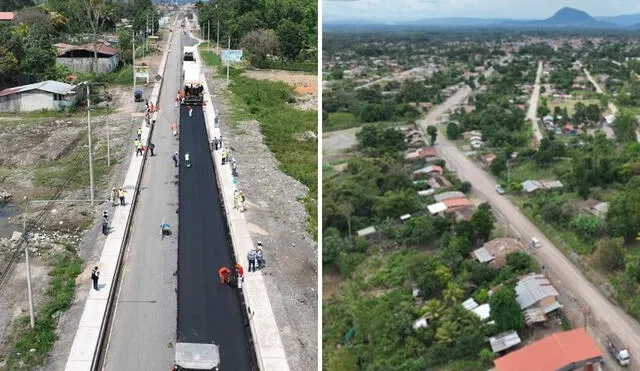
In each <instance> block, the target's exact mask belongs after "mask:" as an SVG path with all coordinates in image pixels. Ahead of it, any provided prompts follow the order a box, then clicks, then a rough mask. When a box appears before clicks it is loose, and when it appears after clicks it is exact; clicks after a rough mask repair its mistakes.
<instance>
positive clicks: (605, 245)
mask: <svg viewBox="0 0 640 371" xmlns="http://www.w3.org/2000/svg"><path fill="white" fill-rule="evenodd" d="M623 244H624V239H622V238H603V239H600V240H598V241H597V242H596V251H595V256H594V260H595V261H596V262H598V264H599V265H600V266H601V267H602V268H604V269H606V270H607V271H609V272H613V271H617V270H620V269H622V268H624V255H625V251H624V248H623V247H622V246H623Z"/></svg>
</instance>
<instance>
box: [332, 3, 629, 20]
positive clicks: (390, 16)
mask: <svg viewBox="0 0 640 371" xmlns="http://www.w3.org/2000/svg"><path fill="white" fill-rule="evenodd" d="M321 1H322V7H323V19H325V20H329V21H331V20H352V19H353V20H355V19H370V20H389V21H394V20H395V21H397V20H415V19H424V18H439V17H479V18H514V19H533V18H535V19H539V18H547V17H550V16H551V15H553V13H554V12H555V11H557V10H558V9H560V8H562V7H564V6H569V7H572V8H577V9H580V10H584V11H586V12H587V13H589V14H590V15H592V16H611V15H620V14H632V13H640V2H639V1H637V0H573V1H566V2H561V1H557V0H533V1H532V0H321Z"/></svg>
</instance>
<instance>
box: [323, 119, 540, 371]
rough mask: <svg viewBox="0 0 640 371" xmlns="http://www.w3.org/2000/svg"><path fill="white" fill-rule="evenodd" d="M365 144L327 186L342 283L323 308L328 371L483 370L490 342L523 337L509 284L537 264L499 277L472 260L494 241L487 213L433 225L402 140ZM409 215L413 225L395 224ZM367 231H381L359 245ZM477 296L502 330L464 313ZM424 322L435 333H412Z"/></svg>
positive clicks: (326, 247) (327, 258)
mask: <svg viewBox="0 0 640 371" xmlns="http://www.w3.org/2000/svg"><path fill="white" fill-rule="evenodd" d="M358 140H359V152H358V154H357V155H356V156H355V157H353V158H352V159H350V160H349V161H348V165H347V168H346V170H345V171H344V172H342V173H335V174H333V175H329V176H327V177H326V178H325V179H324V186H323V187H324V188H323V192H324V200H325V201H324V205H323V228H324V234H323V265H324V271H325V272H333V273H331V274H334V275H339V276H340V277H341V281H343V283H342V284H341V286H340V290H339V292H338V293H336V294H334V295H331V296H330V297H328V298H325V302H324V305H323V307H324V313H323V347H324V348H323V357H324V365H325V366H324V367H325V369H326V370H416V371H418V370H424V369H425V368H429V369H431V368H434V367H449V369H452V370H454V369H455V370H460V369H469V370H471V369H474V370H475V369H482V368H486V367H487V366H489V365H490V363H491V361H492V359H493V353H492V352H491V351H490V349H489V348H488V343H487V342H486V341H485V338H486V336H491V335H494V334H497V333H499V332H500V331H503V330H505V329H522V328H523V325H524V323H523V318H522V312H521V311H520V307H519V306H518V304H517V303H516V301H515V294H514V292H513V286H512V285H513V282H514V278H515V277H516V276H517V275H519V274H523V273H528V272H530V271H532V270H535V269H536V266H535V264H534V263H533V262H532V260H531V258H530V257H529V256H528V255H526V254H523V253H516V254H512V255H510V256H509V259H508V265H507V266H506V267H505V268H503V269H502V270H501V271H499V272H495V271H494V270H493V269H491V268H490V267H489V266H487V265H485V264H481V263H478V262H476V261H475V260H472V259H470V258H469V254H470V252H471V251H472V249H474V248H477V247H478V246H481V245H482V244H483V243H484V242H486V241H487V240H488V239H490V238H491V234H492V232H491V231H492V230H493V225H494V218H493V215H492V212H491V209H490V207H489V206H488V205H486V204H484V205H481V206H480V207H479V208H478V210H477V211H476V212H475V214H474V215H473V217H472V219H471V221H470V222H466V221H462V222H460V223H456V222H454V221H453V220H452V219H449V218H441V217H438V216H430V215H429V214H428V213H425V206H426V205H427V204H428V203H431V202H433V200H432V199H427V198H424V197H421V196H418V195H417V193H416V189H417V188H415V187H414V186H413V183H412V182H411V179H410V178H409V175H408V172H407V170H406V168H405V167H404V166H403V162H402V160H401V157H400V156H399V153H400V151H402V150H403V149H404V148H405V145H404V141H403V136H402V134H401V133H400V132H398V131H396V130H395V129H392V128H386V129H385V128H383V127H379V126H369V127H365V128H364V129H363V131H362V132H361V133H360V134H359V136H358ZM449 176H450V177H451V180H453V181H454V182H455V176H453V175H452V174H449ZM455 183H456V187H460V188H466V190H468V186H466V187H465V186H463V185H462V184H461V183H460V182H459V181H457V182H455ZM404 213H412V215H414V216H413V218H411V219H410V220H408V221H407V222H405V223H403V224H399V223H396V222H394V220H397V218H398V217H399V216H400V215H402V214H404ZM369 225H374V226H375V227H376V229H377V230H378V235H377V237H376V239H375V240H365V239H362V238H356V237H353V235H354V232H353V231H354V230H356V229H360V228H364V227H366V226H369ZM499 284H504V286H503V287H502V289H500V290H498V291H497V292H496V294H494V296H492V297H491V299H489V295H488V293H487V292H488V289H489V288H490V287H494V286H496V285H499ZM414 287H415V288H417V289H419V290H420V296H419V297H418V298H414V297H413V296H412V288H414ZM470 296H472V297H474V298H475V299H476V300H477V301H478V302H479V303H486V302H489V301H490V302H491V305H492V308H494V309H492V318H494V319H495V320H496V324H495V325H489V324H487V323H483V322H481V321H480V319H479V318H477V317H476V316H475V315H474V314H472V313H471V312H469V311H467V310H465V309H464V308H463V307H462V306H461V304H460V303H461V302H462V300H464V299H466V298H468V297H470ZM421 317H424V318H426V319H427V321H428V326H427V327H424V328H419V329H413V328H412V324H413V322H414V320H416V319H417V318H421ZM454 360H456V361H454Z"/></svg>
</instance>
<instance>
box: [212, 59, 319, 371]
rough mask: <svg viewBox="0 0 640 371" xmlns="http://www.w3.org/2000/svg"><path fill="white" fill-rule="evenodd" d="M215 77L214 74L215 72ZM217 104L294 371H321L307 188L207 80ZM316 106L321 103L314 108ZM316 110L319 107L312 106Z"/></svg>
mask: <svg viewBox="0 0 640 371" xmlns="http://www.w3.org/2000/svg"><path fill="white" fill-rule="evenodd" d="M214 73H215V71H214ZM246 74H247V76H249V77H252V78H263V79H277V80H278V81H285V82H287V83H291V84H295V83H296V82H298V83H305V81H306V83H307V84H308V85H309V86H311V85H312V84H314V83H315V79H316V77H315V76H310V75H302V74H295V73H285V72H282V71H248V72H246ZM207 77H208V82H209V87H210V90H211V91H212V92H214V93H213V96H212V98H213V102H214V106H215V107H216V109H218V110H219V112H220V114H221V118H220V126H221V131H222V136H223V138H224V140H225V143H226V145H227V146H229V147H230V148H231V156H232V157H233V158H235V160H236V162H237V164H238V175H239V176H238V188H239V189H241V190H243V191H244V193H245V195H246V197H247V202H246V203H245V205H246V206H247V212H246V217H247V222H248V223H249V231H250V233H251V236H252V239H253V240H254V242H257V241H258V240H261V241H262V242H263V244H264V246H265V249H264V250H265V258H266V260H267V266H266V268H264V269H263V270H262V271H261V273H262V274H263V277H264V279H265V283H266V287H267V291H268V295H269V300H270V302H271V307H272V309H273V312H274V315H275V318H276V322H277V324H278V327H279V329H280V334H281V336H282V342H283V345H284V348H285V352H286V356H287V360H288V363H289V367H290V369H291V370H315V369H317V367H318V358H317V350H318V337H317V336H318V326H317V323H318V289H317V288H318V247H317V243H316V242H315V241H314V240H313V239H312V237H311V236H310V235H309V234H308V233H307V232H306V226H305V222H306V220H307V212H306V209H305V208H304V206H303V205H302V204H301V200H302V199H303V198H304V196H305V195H306V193H307V191H308V190H307V188H306V187H305V186H304V185H303V184H301V183H300V182H298V181H297V180H295V179H293V178H291V177H289V176H287V175H285V174H284V173H282V172H280V171H279V170H278V168H279V163H278V161H277V160H276V159H275V158H274V156H273V154H272V153H271V152H270V151H269V148H268V147H267V146H266V144H265V143H264V140H263V137H262V134H261V132H260V124H259V123H258V122H256V121H244V122H238V123H230V122H229V120H230V117H231V109H232V107H231V104H230V102H229V100H228V96H229V92H228V91H227V90H226V87H225V82H224V80H222V79H218V78H216V77H215V76H211V75H209V74H208V76H207ZM316 104H317V103H316ZM313 107H314V108H315V107H316V105H315V104H314V106H313Z"/></svg>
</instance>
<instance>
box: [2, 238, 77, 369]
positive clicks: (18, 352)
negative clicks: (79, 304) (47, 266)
mask: <svg viewBox="0 0 640 371" xmlns="http://www.w3.org/2000/svg"><path fill="white" fill-rule="evenodd" d="M68 250H71V249H69V248H68ZM80 272H82V262H81V260H80V259H79V258H78V257H77V256H76V255H75V254H74V253H72V252H71V251H67V252H65V253H63V254H62V255H59V256H57V257H56V258H55V262H54V265H53V270H52V271H51V273H49V275H50V276H51V282H50V283H49V288H48V289H47V293H46V299H45V302H44V305H43V307H42V309H40V310H39V311H38V312H37V314H36V318H35V328H34V329H31V327H30V326H29V316H23V317H21V318H19V319H18V321H17V323H16V325H15V328H14V329H13V330H12V332H11V334H10V336H9V339H10V340H9V341H10V343H9V344H11V348H12V351H11V354H9V355H8V356H7V359H5V361H6V368H7V369H8V370H33V369H35V368H37V367H38V366H40V365H42V364H43V363H44V360H45V358H46V356H47V354H48V352H49V351H51V349H52V348H53V344H54V342H55V339H56V334H55V332H56V327H57V326H58V316H59V315H60V313H61V312H64V311H66V310H67V309H69V306H70V305H71V302H72V301H73V296H74V293H75V288H76V277H77V276H78V275H79V274H80ZM31 349H34V351H31Z"/></svg>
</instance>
